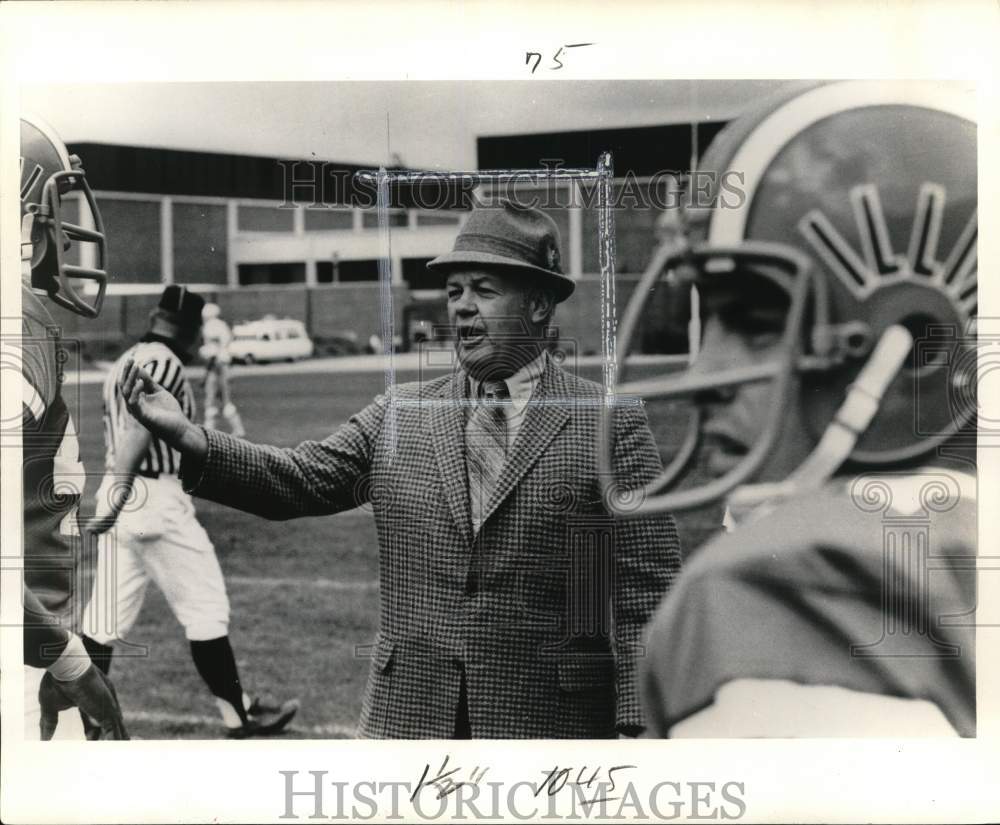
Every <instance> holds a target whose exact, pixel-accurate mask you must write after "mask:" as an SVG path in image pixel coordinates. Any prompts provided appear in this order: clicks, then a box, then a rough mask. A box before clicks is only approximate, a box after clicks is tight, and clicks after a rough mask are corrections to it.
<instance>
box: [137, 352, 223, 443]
mask: <svg viewBox="0 0 1000 825" xmlns="http://www.w3.org/2000/svg"><path fill="white" fill-rule="evenodd" d="M118 387H119V390H120V391H121V394H122V398H123V399H124V400H125V406H126V407H128V411H129V412H130V413H131V414H132V417H133V418H135V420H136V421H138V422H139V423H140V424H142V425H143V426H144V427H145V428H146V429H147V430H149V431H150V432H151V433H152V434H153V435H154V436H155V437H156V438H159V439H161V440H163V441H165V442H166V443H167V444H169V445H170V446H171V447H173V448H174V449H176V450H180V451H181V452H182V453H185V454H192V455H194V456H196V457H199V458H200V457H203V456H204V455H205V453H206V452H207V450H208V443H207V442H206V440H205V434H204V433H203V432H202V431H201V429H200V428H199V427H196V426H195V425H194V424H192V423H191V422H190V421H189V420H188V418H187V416H186V415H184V411H183V410H182V409H181V405H180V403H179V402H178V401H177V399H176V398H174V396H173V395H171V394H170V393H169V392H167V391H166V390H165V389H164V388H163V387H162V386H160V385H159V384H157V383H156V381H154V380H153V378H152V376H150V374H149V373H148V372H146V370H144V369H143V368H142V367H140V366H139V365H138V364H137V363H135V361H132V360H129V361H128V362H127V363H126V364H125V369H124V370H123V372H122V377H121V380H120V381H119V384H118Z"/></svg>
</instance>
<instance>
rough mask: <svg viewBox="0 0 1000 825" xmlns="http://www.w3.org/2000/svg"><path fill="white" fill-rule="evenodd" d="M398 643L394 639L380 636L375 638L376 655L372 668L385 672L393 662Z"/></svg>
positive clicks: (378, 671)
mask: <svg viewBox="0 0 1000 825" xmlns="http://www.w3.org/2000/svg"><path fill="white" fill-rule="evenodd" d="M395 650H396V643H395V642H394V641H393V640H392V639H386V638H385V637H384V636H379V637H378V638H377V639H376V640H375V655H374V657H373V658H372V668H373V669H374V670H375V672H376V673H385V672H386V670H388V669H389V665H391V664H392V658H393V653H394V652H395Z"/></svg>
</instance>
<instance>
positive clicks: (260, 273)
mask: <svg viewBox="0 0 1000 825" xmlns="http://www.w3.org/2000/svg"><path fill="white" fill-rule="evenodd" d="M237 273H238V275H239V280H240V284H242V285H243V286H261V285H265V284H304V283H305V282H306V265H305V264H304V263H281V264H240V265H239V266H238V267H237Z"/></svg>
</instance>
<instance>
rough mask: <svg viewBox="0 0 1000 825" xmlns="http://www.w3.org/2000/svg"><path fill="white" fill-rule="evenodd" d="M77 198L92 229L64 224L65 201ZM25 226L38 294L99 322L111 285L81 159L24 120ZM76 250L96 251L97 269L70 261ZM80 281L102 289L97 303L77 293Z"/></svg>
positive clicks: (36, 123) (98, 220) (96, 211)
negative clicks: (70, 252) (83, 246)
mask: <svg viewBox="0 0 1000 825" xmlns="http://www.w3.org/2000/svg"><path fill="white" fill-rule="evenodd" d="M72 193H79V198H78V203H79V206H80V210H81V212H82V211H83V210H88V211H89V214H90V221H89V222H90V223H91V225H92V226H93V228H92V229H90V228H87V227H85V226H81V225H80V224H79V223H71V222H69V221H67V220H65V219H64V213H63V204H64V199H65V198H66V197H67V196H68V195H71V194H72ZM21 225H22V248H23V247H24V246H25V245H26V244H27V243H30V267H31V286H32V288H34V289H37V290H41V291H44V292H45V293H46V294H47V295H48V296H49V298H50V299H51V300H52V301H53V302H54V303H56V304H57V305H59V306H61V307H63V308H64V309H67V310H69V311H71V312H75V313H77V314H78V315H82V316H84V317H87V318H94V317H96V316H97V315H98V314H99V313H100V311H101V306H102V304H103V302H104V293H105V289H106V288H107V279H108V275H107V244H106V242H105V238H104V224H103V221H102V219H101V213H100V210H99V209H98V208H97V202H96V200H95V198H94V194H93V192H92V191H91V189H90V186H89V185H88V183H87V178H86V174H85V172H84V171H83V169H82V167H81V165H80V160H79V158H77V157H76V156H75V155H74V156H70V155H68V154H67V152H66V147H65V146H64V145H63V144H62V142H61V141H60V140H59V138H58V137H57V136H56V135H55V133H54V132H52V130H51V129H50V128H49V127H47V126H44V125H42V124H41V123H40V122H39V121H37V120H28V119H26V118H22V119H21ZM74 244H76V245H80V244H87V245H88V246H89V247H90V248H92V249H93V257H94V259H95V260H94V265H93V266H82V265H76V264H72V263H70V262H69V261H68V260H67V258H68V254H67V253H68V248H67V247H70V248H71V247H72V246H73V245H74ZM24 254H25V253H24V252H22V255H24ZM79 280H83V281H91V282H94V283H95V284H96V286H97V291H96V294H95V295H94V297H93V299H92V300H91V301H88V300H86V299H85V298H84V297H83V296H82V295H81V294H80V292H79V291H78V290H77V284H76V282H77V281H79Z"/></svg>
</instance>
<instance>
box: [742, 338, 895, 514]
mask: <svg viewBox="0 0 1000 825" xmlns="http://www.w3.org/2000/svg"><path fill="white" fill-rule="evenodd" d="M912 347H913V336H912V335H910V332H909V330H907V329H906V327H903V326H900V325H898V324H896V325H893V326H891V327H889V328H888V329H887V330H886V331H885V332H883V333H882V337H881V338H879V340H878V343H877V344H876V345H875V349H874V350H873V351H872V354H871V356H870V357H869V358H868V361H867V362H866V363H865V365H864V367H862V369H861V372H860V373H858V377H857V380H855V382H854V383H853V384H851V386H850V387H848V390H847V398H845V399H844V403H843V404H842V405H841V406H840V409H839V410H837V414H836V415H835V416H834V417H833V420H832V421H831V422H830V424H829V426H828V427H827V428H826V431H825V432H824V433H823V436H822V437H821V438H820V440H819V443H818V444H817V445H816V448H815V449H814V450H813V451H812V453H810V454H809V457H808V458H806V460H805V461H803V462H802V463H801V464H800V465H799V466H798V467H797V468H796V470H795V472H793V473H792V474H791V475H790V476H789V477H788V478H787V479H785V480H784V481H781V482H777V483H774V484H752V485H749V484H748V485H746V486H744V487H740V488H738V489H737V490H734V491H733V493H732V495H731V496H730V497H729V499H728V501H727V502H726V518H725V520H724V524H725V525H726V529H732V528H733V526H735V522H736V520H738V518H739V517H740V516H742V515H745V514H746V513H748V512H749V511H750V510H752V509H753V508H755V507H757V506H758V505H760V504H764V503H765V502H772V503H773V502H776V501H778V500H781V499H783V498H787V497H789V496H791V495H793V494H795V493H799V492H802V491H803V490H815V489H816V488H818V487H821V486H822V485H823V484H825V483H826V482H827V481H828V480H829V479H830V478H831V477H832V476H833V474H834V473H835V472H837V469H838V468H839V467H840V466H841V465H842V464H843V463H844V462H845V461H846V460H847V457H848V456H849V455H850V454H851V453H852V452H853V450H854V446H855V445H856V444H857V443H858V439H859V438H861V436H862V435H863V434H864V432H865V430H867V429H868V426H869V425H870V424H871V422H872V419H873V418H874V417H875V414H876V413H877V412H878V410H879V406H880V405H881V403H882V396H883V395H885V392H886V390H887V389H888V388H889V385H890V384H891V383H892V381H893V379H894V378H895V377H896V375H897V374H898V373H899V370H900V369H901V368H902V366H903V364H904V363H905V362H906V358H907V356H908V355H909V353H910V349H911V348H912Z"/></svg>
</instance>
